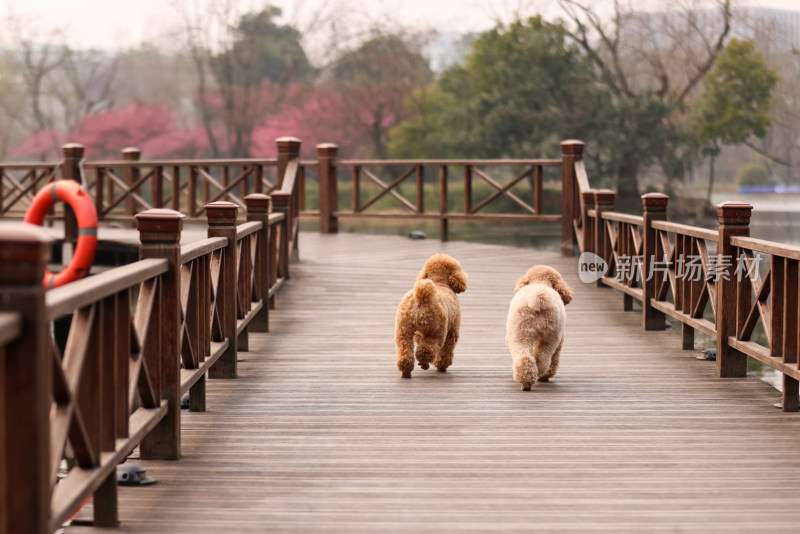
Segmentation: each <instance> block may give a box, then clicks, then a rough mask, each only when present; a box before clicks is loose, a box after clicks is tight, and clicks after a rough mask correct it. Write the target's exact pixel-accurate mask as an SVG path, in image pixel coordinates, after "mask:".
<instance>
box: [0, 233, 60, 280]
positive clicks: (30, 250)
mask: <svg viewBox="0 0 800 534" xmlns="http://www.w3.org/2000/svg"><path fill="white" fill-rule="evenodd" d="M52 243H53V238H52V237H51V236H50V235H49V234H48V233H47V232H45V231H44V230H43V229H42V228H41V227H40V226H37V225H35V224H27V223H3V224H1V225H0V284H5V285H10V284H41V282H42V277H43V276H44V267H45V264H46V263H47V261H48V260H49V259H50V251H51V246H52Z"/></svg>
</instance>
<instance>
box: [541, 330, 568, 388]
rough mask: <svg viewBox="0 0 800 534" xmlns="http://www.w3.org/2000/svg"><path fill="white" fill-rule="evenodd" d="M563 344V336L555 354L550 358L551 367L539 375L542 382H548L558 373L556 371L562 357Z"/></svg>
mask: <svg viewBox="0 0 800 534" xmlns="http://www.w3.org/2000/svg"><path fill="white" fill-rule="evenodd" d="M563 346H564V338H561V343H559V344H558V347H556V350H555V352H553V356H552V357H551V358H550V368H549V369H548V370H547V371H545V372H544V373H543V374H542V376H540V377H539V381H540V382H547V381H549V380H550V379H551V378H553V377H554V376H555V375H556V371H558V363H559V360H560V359H561V347H563Z"/></svg>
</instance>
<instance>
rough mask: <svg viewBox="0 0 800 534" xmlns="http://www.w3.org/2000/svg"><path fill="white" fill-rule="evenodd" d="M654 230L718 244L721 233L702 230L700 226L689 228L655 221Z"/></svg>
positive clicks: (684, 225)
mask: <svg viewBox="0 0 800 534" xmlns="http://www.w3.org/2000/svg"><path fill="white" fill-rule="evenodd" d="M653 228H654V229H656V230H662V231H664V232H670V233H673V234H678V235H684V236H691V237H696V238H698V239H706V240H708V241H714V242H716V241H717V239H719V232H715V231H714V230H707V229H705V228H700V227H699V226H689V225H686V224H679V223H674V222H670V221H653Z"/></svg>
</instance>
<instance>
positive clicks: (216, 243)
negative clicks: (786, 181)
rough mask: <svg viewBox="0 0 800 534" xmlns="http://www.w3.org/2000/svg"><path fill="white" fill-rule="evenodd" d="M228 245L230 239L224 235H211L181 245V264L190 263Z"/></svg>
mask: <svg viewBox="0 0 800 534" xmlns="http://www.w3.org/2000/svg"><path fill="white" fill-rule="evenodd" d="M227 245H228V240H227V239H225V238H224V237H209V238H207V239H203V240H201V241H195V242H194V243H189V244H187V245H184V246H182V247H181V264H184V263H189V262H190V261H192V260H196V259H197V258H199V257H200V256H205V255H207V254H209V253H211V252H214V251H215V250H220V249H221V248H224V247H226V246H227Z"/></svg>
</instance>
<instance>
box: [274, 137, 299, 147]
mask: <svg viewBox="0 0 800 534" xmlns="http://www.w3.org/2000/svg"><path fill="white" fill-rule="evenodd" d="M275 142H276V143H278V148H283V147H287V148H288V147H293V146H297V147H299V146H300V143H301V141H300V139H298V138H296V137H279V138H277V139H276V140H275Z"/></svg>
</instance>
